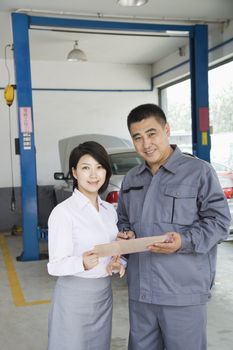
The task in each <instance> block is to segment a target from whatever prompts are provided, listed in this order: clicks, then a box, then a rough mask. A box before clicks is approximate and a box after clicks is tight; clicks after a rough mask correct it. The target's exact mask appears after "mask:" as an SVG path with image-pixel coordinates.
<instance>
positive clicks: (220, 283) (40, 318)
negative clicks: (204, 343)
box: [0, 234, 233, 350]
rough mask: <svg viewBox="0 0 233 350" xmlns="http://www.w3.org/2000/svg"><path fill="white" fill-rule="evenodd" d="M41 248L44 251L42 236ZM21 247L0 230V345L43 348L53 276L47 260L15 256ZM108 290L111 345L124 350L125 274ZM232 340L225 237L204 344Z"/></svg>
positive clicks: (230, 254)
mask: <svg viewBox="0 0 233 350" xmlns="http://www.w3.org/2000/svg"><path fill="white" fill-rule="evenodd" d="M41 251H42V252H43V251H44V252H46V244H44V243H43V242H42V244H41ZM21 252H22V238H21V237H20V236H12V235H10V234H0V280H1V283H0V349H1V350H16V349H17V350H46V348H47V316H48V309H49V300H50V298H51V295H52V291H53V287H54V283H55V279H54V278H52V277H50V276H48V274H47V270H46V264H47V260H41V261H36V262H18V261H16V259H15V257H16V256H18V255H20V253H21ZM113 292H114V315H113V332H112V347H111V350H126V349H127V338H128V328H129V325H128V306H127V287H126V280H125V278H123V279H121V280H120V279H119V278H116V277H114V278H113ZM232 341H233V242H224V243H222V244H221V245H220V246H219V251H218V268H217V277H216V283H215V286H214V288H213V292H212V299H211V301H210V302H209V304H208V349H210V350H219V349H221V350H230V349H232ZM64 350H65V349H64ZM97 350H101V349H97ZM145 350H146V349H145ZM187 350H188V346H187Z"/></svg>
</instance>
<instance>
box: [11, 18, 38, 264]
mask: <svg viewBox="0 0 233 350" xmlns="http://www.w3.org/2000/svg"><path fill="white" fill-rule="evenodd" d="M28 27H29V23H28V16H27V15H25V14H12V28H13V39H14V63H15V76H16V87H17V103H18V105H17V112H18V128H19V144H20V168H21V196H22V223H23V252H22V254H21V255H20V256H19V257H18V260H22V261H29V260H38V259H39V240H38V231H37V223H38V209H37V176H36V154H35V153H36V152H35V144H34V128H33V109H32V87H31V69H30V53H29V37H28Z"/></svg>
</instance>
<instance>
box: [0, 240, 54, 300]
mask: <svg viewBox="0 0 233 350" xmlns="http://www.w3.org/2000/svg"><path fill="white" fill-rule="evenodd" d="M0 248H1V250H2V255H3V260H4V264H5V267H6V272H7V277H8V281H9V285H10V289H11V294H12V299H13V302H14V304H15V306H18V307H22V306H31V305H40V304H49V303H50V300H36V301H26V300H25V298H24V294H23V290H22V288H21V285H20V281H19V279H18V276H17V273H16V270H15V267H14V264H13V260H12V258H11V256H10V252H9V249H8V247H7V244H6V241H5V239H4V237H3V236H0Z"/></svg>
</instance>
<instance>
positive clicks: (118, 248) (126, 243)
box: [94, 235, 167, 257]
mask: <svg viewBox="0 0 233 350" xmlns="http://www.w3.org/2000/svg"><path fill="white" fill-rule="evenodd" d="M166 239H167V235H162V236H149V237H142V238H135V239H129V240H124V239H121V240H119V241H114V242H111V243H104V244H98V245H96V246H94V250H95V252H97V254H98V255H99V256H100V257H105V256H113V255H123V254H132V253H139V252H144V251H147V250H148V246H149V245H150V244H153V243H162V242H165V241H166Z"/></svg>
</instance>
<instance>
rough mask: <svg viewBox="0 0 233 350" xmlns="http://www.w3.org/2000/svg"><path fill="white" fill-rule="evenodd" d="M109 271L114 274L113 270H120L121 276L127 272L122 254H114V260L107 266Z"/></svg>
mask: <svg viewBox="0 0 233 350" xmlns="http://www.w3.org/2000/svg"><path fill="white" fill-rule="evenodd" d="M107 272H108V274H109V275H110V276H112V273H113V272H119V275H120V278H121V277H123V276H124V274H125V267H124V266H123V265H122V263H121V260H120V256H113V257H112V260H111V261H110V263H109V264H108V266H107Z"/></svg>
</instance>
